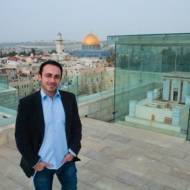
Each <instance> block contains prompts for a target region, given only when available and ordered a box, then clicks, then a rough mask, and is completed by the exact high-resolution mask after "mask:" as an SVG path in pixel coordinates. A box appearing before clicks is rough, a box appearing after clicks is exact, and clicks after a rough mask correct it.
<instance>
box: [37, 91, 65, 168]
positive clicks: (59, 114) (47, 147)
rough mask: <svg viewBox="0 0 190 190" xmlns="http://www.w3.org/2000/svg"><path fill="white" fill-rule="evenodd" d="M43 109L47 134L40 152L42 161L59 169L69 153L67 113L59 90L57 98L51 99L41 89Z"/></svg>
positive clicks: (45, 133)
mask: <svg viewBox="0 0 190 190" xmlns="http://www.w3.org/2000/svg"><path fill="white" fill-rule="evenodd" d="M41 99H42V107H43V114H44V121H45V132H44V139H43V142H42V145H41V147H40V150H39V153H38V154H39V156H40V160H41V161H43V162H46V163H48V164H50V165H51V166H50V167H48V168H49V169H58V168H60V167H61V166H62V165H63V163H62V161H63V159H64V157H65V155H66V154H67V153H68V147H67V141H66V133H65V127H66V125H65V111H64V107H63V103H62V101H61V96H60V93H59V91H58V90H57V92H56V94H55V96H54V97H53V98H52V97H49V96H48V95H46V94H45V93H44V91H43V90H42V89H41Z"/></svg>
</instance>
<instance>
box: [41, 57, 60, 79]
mask: <svg viewBox="0 0 190 190" xmlns="http://www.w3.org/2000/svg"><path fill="white" fill-rule="evenodd" d="M46 65H54V66H56V67H59V69H60V71H61V77H62V73H63V69H62V66H61V64H60V63H58V62H57V61H54V60H48V61H45V62H44V63H42V64H41V65H40V69H39V74H40V75H42V71H43V68H44V67H45V66H46Z"/></svg>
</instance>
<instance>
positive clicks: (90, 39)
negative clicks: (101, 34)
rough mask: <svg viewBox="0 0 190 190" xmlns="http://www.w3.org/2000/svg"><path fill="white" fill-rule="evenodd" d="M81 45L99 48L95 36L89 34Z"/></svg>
mask: <svg viewBox="0 0 190 190" xmlns="http://www.w3.org/2000/svg"><path fill="white" fill-rule="evenodd" d="M82 44H83V45H85V46H91V45H93V46H94V45H95V46H99V45H100V40H99V39H98V37H97V36H96V35H95V34H92V33H90V34H88V35H87V36H86V37H85V38H84V40H83V42H82Z"/></svg>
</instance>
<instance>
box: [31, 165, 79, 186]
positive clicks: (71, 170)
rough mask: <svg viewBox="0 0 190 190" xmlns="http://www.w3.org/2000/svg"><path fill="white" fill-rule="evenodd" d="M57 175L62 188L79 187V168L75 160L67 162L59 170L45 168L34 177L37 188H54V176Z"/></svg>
mask: <svg viewBox="0 0 190 190" xmlns="http://www.w3.org/2000/svg"><path fill="white" fill-rule="evenodd" d="M54 174H56V175H57V178H58V180H59V182H60V183H61V190H76V189H77V170H76V166H75V163H74V162H67V163H65V164H64V165H63V166H62V167H61V168H59V169H58V170H51V169H47V168H45V169H44V170H42V171H40V172H37V173H36V174H35V176H34V178H33V181H34V187H35V190H52V184H53V176H54Z"/></svg>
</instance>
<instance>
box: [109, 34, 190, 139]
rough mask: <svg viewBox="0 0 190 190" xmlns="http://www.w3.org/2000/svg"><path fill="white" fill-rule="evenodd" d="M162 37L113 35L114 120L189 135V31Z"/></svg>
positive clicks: (168, 132)
mask: <svg viewBox="0 0 190 190" xmlns="http://www.w3.org/2000/svg"><path fill="white" fill-rule="evenodd" d="M164 37H165V36H164V35H163V36H162V35H159V36H158V35H157V36H154V35H150V38H148V36H147V35H145V36H144V38H143V36H141V37H140V38H139V39H138V36H137V37H135V36H132V37H131V38H130V36H128V37H126V39H125V40H124V37H123V36H122V37H121V39H120V38H119V36H117V42H116V44H115V53H116V64H115V98H114V113H115V114H114V120H115V121H116V122H120V123H122V124H124V125H129V126H135V127H142V128H145V129H149V130H154V131H159V132H163V133H167V134H172V135H176V136H182V137H184V138H187V139H190V137H189V136H190V134H189V107H190V35H189V34H183V35H179V36H178V34H171V36H170V35H167V38H166V37H165V40H164ZM154 38H155V40H154ZM180 38H181V41H180ZM112 40H113V39H112ZM138 40H139V41H138ZM151 42H152V43H151Z"/></svg>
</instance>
